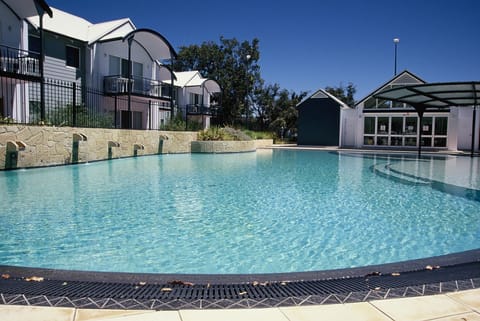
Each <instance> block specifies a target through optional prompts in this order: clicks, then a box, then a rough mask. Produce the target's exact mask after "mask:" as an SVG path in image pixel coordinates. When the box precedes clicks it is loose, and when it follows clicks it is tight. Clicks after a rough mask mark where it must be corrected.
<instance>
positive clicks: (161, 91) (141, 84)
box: [103, 76, 172, 99]
mask: <svg viewBox="0 0 480 321" xmlns="http://www.w3.org/2000/svg"><path fill="white" fill-rule="evenodd" d="M129 83H130V86H131V94H132V95H135V96H141V97H147V98H157V99H170V98H171V92H172V91H171V88H170V85H169V84H165V83H162V82H161V81H159V80H154V79H148V78H143V77H132V79H130V81H129V79H128V78H125V77H121V76H105V77H104V87H103V88H104V92H105V94H108V95H128V88H129V87H128V86H129Z"/></svg>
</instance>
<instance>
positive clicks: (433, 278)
mask: <svg viewBox="0 0 480 321" xmlns="http://www.w3.org/2000/svg"><path fill="white" fill-rule="evenodd" d="M476 278H480V262H472V263H465V264H459V265H454V266H448V267H442V268H438V269H433V270H426V269H425V270H419V271H412V272H403V273H400V274H387V275H382V274H380V273H371V274H368V275H365V276H363V277H352V278H340V279H329V280H313V281H291V282H289V281H284V282H265V283H259V282H249V283H237V284H228V283H227V284H190V283H187V282H182V281H178V280H177V281H172V282H170V283H165V284H155V283H152V284H150V283H109V282H85V281H68V282H65V281H61V280H49V279H46V280H44V281H41V282H33V281H30V282H27V281H26V280H25V279H20V278H3V279H0V293H1V294H2V295H13V294H22V295H27V296H45V297H66V298H97V299H107V298H108V299H117V300H118V299H133V300H139V301H148V300H161V301H163V302H166V301H174V300H183V301H196V300H242V299H247V298H248V299H251V300H263V299H282V298H291V297H307V296H319V295H330V294H348V293H355V292H368V291H372V290H373V291H379V290H387V289H393V288H402V287H410V286H418V285H425V284H435V283H441V282H449V281H455V280H467V279H476Z"/></svg>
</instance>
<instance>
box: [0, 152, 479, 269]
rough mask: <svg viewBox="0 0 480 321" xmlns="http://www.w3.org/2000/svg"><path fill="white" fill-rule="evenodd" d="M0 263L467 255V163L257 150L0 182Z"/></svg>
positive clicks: (470, 196) (184, 265) (37, 173)
mask: <svg viewBox="0 0 480 321" xmlns="http://www.w3.org/2000/svg"><path fill="white" fill-rule="evenodd" d="M0 195H1V198H2V207H1V210H0V212H1V215H0V217H1V220H2V224H0V235H2V242H1V243H0V264H1V265H14V266H27V267H43V268H56V269H70V270H91V271H112V272H152V273H226V274H230V273H272V272H300V271H314V270H325V269H335V268H348V267H356V266H365V265H370V264H381V263H388V262H397V261H403V260H409V259H416V258H423V257H429V256H436V255H442V254H449V253H454V252H459V251H464V250H470V249H476V248H479V247H480V223H479V222H480V165H479V160H478V158H473V159H471V158H467V157H452V156H449V157H435V158H428V157H425V158H422V159H416V158H415V157H411V156H410V157H406V156H401V155H393V154H392V155H382V154H360V153H334V152H326V151H299V150H296V151H292V150H259V151H257V152H253V153H242V154H215V155H212V154H181V155H159V156H146V157H139V158H128V159H119V160H112V161H105V162H97V163H90V164H82V165H73V166H65V167H54V168H41V169H30V170H20V171H8V172H0Z"/></svg>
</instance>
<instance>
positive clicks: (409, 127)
mask: <svg viewBox="0 0 480 321" xmlns="http://www.w3.org/2000/svg"><path fill="white" fill-rule="evenodd" d="M405 134H406V135H416V134H417V117H406V118H405Z"/></svg>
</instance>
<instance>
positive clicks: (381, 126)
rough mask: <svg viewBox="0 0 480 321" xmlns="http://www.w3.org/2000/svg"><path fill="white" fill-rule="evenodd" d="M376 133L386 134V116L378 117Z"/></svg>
mask: <svg viewBox="0 0 480 321" xmlns="http://www.w3.org/2000/svg"><path fill="white" fill-rule="evenodd" d="M377 134H381V135H385V134H388V117H378V123H377Z"/></svg>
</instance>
